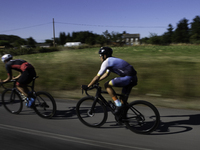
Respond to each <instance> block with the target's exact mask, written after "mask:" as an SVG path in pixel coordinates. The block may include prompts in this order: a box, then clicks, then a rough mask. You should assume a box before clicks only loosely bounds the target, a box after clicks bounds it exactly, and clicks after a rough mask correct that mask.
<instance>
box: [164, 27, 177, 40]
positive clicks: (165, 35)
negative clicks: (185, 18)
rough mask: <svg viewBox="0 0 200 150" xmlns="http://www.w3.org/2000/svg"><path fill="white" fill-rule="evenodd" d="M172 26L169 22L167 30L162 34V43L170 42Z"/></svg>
mask: <svg viewBox="0 0 200 150" xmlns="http://www.w3.org/2000/svg"><path fill="white" fill-rule="evenodd" d="M173 30H174V28H173V26H172V25H171V24H169V25H168V28H167V31H168V32H165V33H164V34H163V44H170V43H172V36H173V33H174V31H173Z"/></svg>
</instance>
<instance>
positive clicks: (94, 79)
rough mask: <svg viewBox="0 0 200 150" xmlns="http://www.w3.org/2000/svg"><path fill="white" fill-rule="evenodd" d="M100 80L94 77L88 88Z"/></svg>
mask: <svg viewBox="0 0 200 150" xmlns="http://www.w3.org/2000/svg"><path fill="white" fill-rule="evenodd" d="M99 79H100V76H98V75H96V76H95V77H94V78H93V79H92V81H91V82H90V83H89V84H88V87H90V86H92V85H93V84H94V83H96V82H98V81H99Z"/></svg>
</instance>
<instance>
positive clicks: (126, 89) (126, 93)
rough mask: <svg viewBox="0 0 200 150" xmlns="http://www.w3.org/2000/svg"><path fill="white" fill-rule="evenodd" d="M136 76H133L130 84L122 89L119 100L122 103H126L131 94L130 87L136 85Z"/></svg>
mask: <svg viewBox="0 0 200 150" xmlns="http://www.w3.org/2000/svg"><path fill="white" fill-rule="evenodd" d="M137 81H138V80H137V76H133V77H132V79H131V81H130V83H129V84H128V85H127V86H124V87H123V88H122V95H123V96H122V97H121V98H120V100H121V101H122V103H123V102H127V100H128V96H129V94H130V93H131V90H132V87H134V86H136V85H137Z"/></svg>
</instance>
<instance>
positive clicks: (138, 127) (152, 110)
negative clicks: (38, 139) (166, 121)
mask: <svg viewBox="0 0 200 150" xmlns="http://www.w3.org/2000/svg"><path fill="white" fill-rule="evenodd" d="M135 112H136V113H137V115H136V113H135ZM125 118H126V119H125V120H126V121H125V124H126V126H127V127H128V128H129V129H130V130H131V131H133V132H135V133H139V134H149V133H151V132H153V131H154V130H155V129H156V128H157V127H158V125H159V122H160V114H159V112H158V110H157V108H156V107H155V106H154V105H153V104H151V103H149V102H147V101H143V100H138V101H134V102H131V103H130V104H129V106H128V108H127V110H126V116H125Z"/></svg>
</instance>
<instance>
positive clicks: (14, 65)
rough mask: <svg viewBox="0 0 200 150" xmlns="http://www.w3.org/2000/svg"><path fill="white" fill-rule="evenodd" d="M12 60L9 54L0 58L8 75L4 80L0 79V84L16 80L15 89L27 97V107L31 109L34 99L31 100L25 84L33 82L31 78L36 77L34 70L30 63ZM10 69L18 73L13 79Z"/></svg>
mask: <svg viewBox="0 0 200 150" xmlns="http://www.w3.org/2000/svg"><path fill="white" fill-rule="evenodd" d="M12 58H13V57H12V55H10V54H5V55H3V56H2V58H1V60H2V62H4V63H5V68H6V71H7V73H8V77H7V79H5V80H1V79H0V82H2V83H5V82H8V81H10V80H12V79H14V80H16V79H17V82H16V87H17V89H18V90H19V91H20V92H21V93H22V94H24V96H25V97H27V99H26V100H28V103H27V106H28V107H31V105H32V103H33V102H34V99H33V98H31V96H30V95H29V89H28V87H27V84H29V83H30V82H31V81H32V80H33V77H35V76H36V72H35V69H34V67H33V66H32V65H31V64H30V63H28V62H27V61H25V60H21V59H16V60H13V59H12ZM12 69H13V70H16V71H19V75H18V76H17V77H13V74H12Z"/></svg>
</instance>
